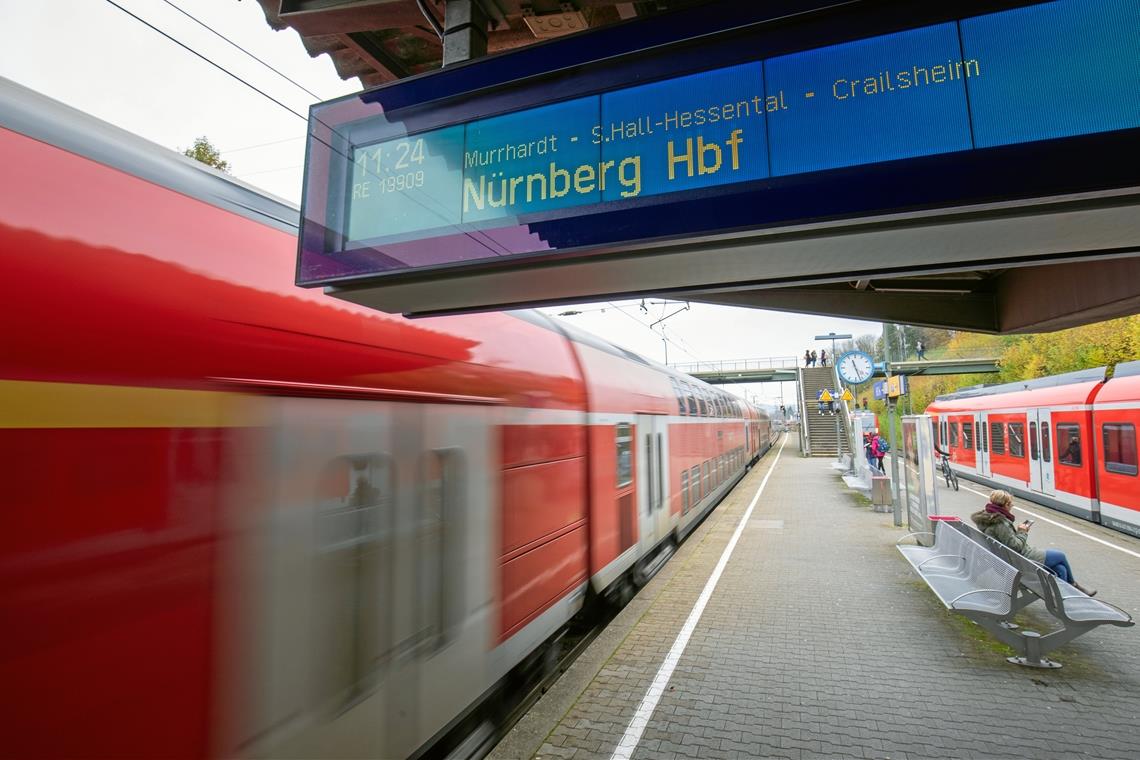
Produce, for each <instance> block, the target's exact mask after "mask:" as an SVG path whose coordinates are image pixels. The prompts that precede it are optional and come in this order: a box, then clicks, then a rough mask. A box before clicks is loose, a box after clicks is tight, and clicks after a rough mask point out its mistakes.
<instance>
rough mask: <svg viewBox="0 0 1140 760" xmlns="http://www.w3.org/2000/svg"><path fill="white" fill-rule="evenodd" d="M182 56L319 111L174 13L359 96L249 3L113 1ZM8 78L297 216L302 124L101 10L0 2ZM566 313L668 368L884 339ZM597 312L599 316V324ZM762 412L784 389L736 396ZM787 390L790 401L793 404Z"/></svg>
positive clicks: (316, 81)
mask: <svg viewBox="0 0 1140 760" xmlns="http://www.w3.org/2000/svg"><path fill="white" fill-rule="evenodd" d="M115 2H117V3H118V4H119V5H122V6H123V7H124V8H126V9H127V10H129V11H131V12H132V13H134V14H135V15H137V16H139V17H141V18H143V19H145V20H146V21H148V22H149V23H151V24H153V25H154V26H156V27H158V28H159V29H161V30H162V31H164V32H166V33H167V34H169V35H170V36H172V37H174V38H175V39H177V40H179V41H180V42H182V43H183V44H185V45H187V46H188V47H190V48H192V49H193V50H195V51H197V52H199V53H201V54H202V55H203V56H205V57H206V58H209V59H210V60H212V61H215V62H216V63H218V64H219V65H220V66H222V67H224V68H225V69H227V70H228V71H231V72H233V73H234V74H236V75H237V76H239V77H241V78H242V79H244V80H246V81H247V82H249V83H250V84H252V85H254V86H255V87H257V88H259V89H261V90H262V91H264V92H265V93H267V94H268V95H270V96H272V97H273V98H275V99H277V100H279V101H281V102H282V103H284V104H285V105H286V106H288V107H289V108H291V109H292V110H294V111H297V112H298V113H301V114H306V113H307V111H308V107H309V105H310V104H311V103H313V102H315V100H316V99H315V98H313V97H312V95H310V94H309V93H307V92H305V91H304V90H302V89H300V88H298V87H297V86H295V85H293V84H290V83H289V82H288V81H286V80H285V79H284V78H282V77H281V76H279V75H278V74H276V73H274V72H273V71H271V70H270V69H268V68H266V67H265V66H263V65H261V64H260V63H257V62H256V61H254V60H251V59H250V58H249V57H247V56H246V55H245V54H243V53H241V52H240V51H238V50H236V49H234V48H233V47H231V46H230V45H228V44H227V43H226V42H224V41H223V40H221V39H219V38H218V37H216V36H215V35H213V34H211V32H210V31H208V30H206V29H204V28H202V27H201V26H199V25H198V24H196V23H195V22H194V21H193V20H191V19H189V18H187V17H186V16H184V15H182V14H181V13H179V12H178V11H177V10H175V8H174V7H172V6H177V7H178V8H181V9H183V10H184V11H186V12H187V13H189V14H191V15H192V16H194V17H195V18H197V19H198V20H200V21H202V22H203V23H205V24H206V25H208V26H209V27H211V28H212V29H214V30H216V31H217V32H219V33H221V34H223V35H225V36H226V37H228V38H229V39H231V40H233V41H234V42H236V43H237V44H239V45H241V46H242V47H243V48H245V49H246V50H248V51H250V52H251V53H253V54H254V55H256V56H258V57H259V58H261V59H262V60H264V61H266V62H267V63H269V64H270V65H272V67H273V68H275V69H277V71H279V72H281V73H282V74H284V75H286V76H288V77H290V78H291V79H293V80H295V81H296V82H298V83H299V84H301V85H302V86H303V87H305V88H306V89H308V90H311V91H312V92H313V93H315V94H316V95H317V96H319V98H320V99H322V100H327V99H331V98H335V97H338V96H340V95H344V94H348V93H352V92H356V91H358V90H359V89H360V82H359V81H358V80H356V79H352V80H349V81H343V80H341V79H340V77H339V76H338V75H337V73H336V71H335V69H334V68H333V65H332V62H331V61H330V60H329V58H328V56H321V57H319V58H316V59H314V58H310V57H309V55H308V53H307V52H306V51H305V48H304V46H303V45H302V44H301V40H300V37H299V36H298V35H297V33H296V32H294V31H292V30H291V29H287V30H285V31H281V32H275V31H273V30H272V29H270V27H269V26H268V24H266V22H265V17H264V15H263V14H262V12H261V7H260V6H259V5H258V4H257V3H256V2H254V0H244V2H243V1H241V0H170V2H169V3H168V2H166V0H115ZM0 76H3V77H6V78H8V79H12V80H15V81H16V82H19V83H20V84H23V85H25V86H27V87H30V88H32V89H34V90H37V91H39V92H41V93H44V94H45V95H48V96H50V97H52V98H55V99H57V100H60V101H63V102H64V103H66V104H68V105H70V106H72V107H74V108H78V109H80V110H82V111H86V112H88V113H90V114H93V115H95V116H97V117H99V118H101V119H104V120H106V121H109V122H111V123H112V124H115V125H116V126H119V127H122V128H123V129H127V130H129V131H131V132H134V133H136V134H138V135H141V136H143V137H145V138H147V139H149V140H152V141H153V142H155V143H158V144H159V145H162V146H164V147H167V148H171V149H176V150H181V149H184V148H187V147H189V146H190V145H191V144H193V142H194V139H195V138H196V137H198V136H201V135H205V136H207V137H208V138H209V139H210V141H211V142H212V143H213V144H214V145H215V146H217V147H218V148H220V149H221V152H222V156H223V158H225V159H226V160H227V161H230V162H231V164H232V169H231V171H232V172H233V174H234V175H235V176H237V177H239V178H241V179H243V180H245V181H246V182H249V183H250V184H252V185H255V186H257V187H259V188H262V189H264V190H265V191H266V192H269V193H272V194H274V195H278V196H280V197H282V198H284V199H286V200H289V201H291V202H293V203H299V202H300V197H301V176H302V167H301V164H302V162H303V160H304V139H303V138H304V133H305V122H304V121H303V120H302V119H300V118H298V117H297V116H295V115H293V114H291V113H289V112H288V111H287V110H285V109H284V108H282V107H281V106H279V105H277V104H275V103H273V102H272V101H270V100H269V99H268V98H266V97H264V96H263V95H259V94H258V93H256V92H254V91H253V90H252V89H249V88H248V87H246V86H245V85H243V84H241V83H240V82H238V81H237V80H235V79H233V78H231V77H230V76H227V75H226V74H224V73H223V72H221V71H219V70H218V69H216V68H214V67H213V66H211V65H210V64H208V63H206V62H205V61H203V60H201V59H200V58H198V57H196V56H195V55H194V54H193V53H190V52H188V51H187V50H185V49H183V48H182V47H180V46H179V45H177V44H176V43H174V42H172V41H170V40H169V39H166V38H165V37H163V36H162V35H160V34H158V33H157V32H155V31H153V30H151V29H149V28H147V27H146V26H144V25H143V24H142V23H140V22H139V21H137V20H135V19H133V18H131V17H130V16H128V15H126V14H125V13H123V12H122V11H120V10H118V9H117V8H115V7H114V6H113V5H111V4H110V3H109V2H107V1H106V0H39V1H38V2H28V1H27V0H0ZM617 306H618V307H620V308H616V307H614V306H613V305H611V304H591V305H577V306H567V307H563V308H559V309H547V310H546V311H548V312H550V313H552V314H557V313H559V312H563V311H567V310H570V309H573V310H575V311H580V312H581V314H578V315H574V316H568V317H564V319H566V320H567V321H571V322H573V323H574V324H576V325H578V326H579V327H582V328H583V329H586V330H589V331H590V332H594V333H597V334H599V335H602V336H605V337H606V338H608V339H609V340H612V341H614V342H615V343H618V344H620V345H623V346H625V347H626V348H629V349H631V350H634V351H637V352H639V353H642V354H644V355H645V356H648V357H650V358H652V359H655V360H657V361H663V360H664V359H665V351H666V344H665V343H664V342H663V341H662V338H661V330H662V329H664V331H665V335H666V336H667V337H668V338H669V339H670V341H671V343H670V344H669V345H668V346H667V349H668V360H669V362H670V363H675V362H691V361H695V360H701V361H710V360H721V359H746V358H755V357H772V356H793V355H795V356H801V355H802V354H803V352H804V349H805V348H808V347H812V348H821V347H825V346H826V347H827V348H829V349H830V345H829V344H824V343H816V342H815V341H814V340H813V336H815V335H818V334H824V333H827V332H830V331H834V332H838V333H853V334H855V335H860V334H864V333H878V332H879V331H880V325H878V324H877V323H869V322H858V321H854V320H842V319H834V318H830V317H815V316H806V315H792V314H781V313H778V312H770V311H757V310H750V309H736V308H729V307H720V306H707V305H701V304H693V305H692V307H691V309H689V310H688V311H684V312H681V313H680V314H677V315H676V316H673V317H670V318H669V319H667V320H666V321H665V322H663V323H661V324H659V325H657V327H656V328H655V329H654V330H651V329H649V325H650V324H651V323H653V322H655V321H657V320H658V319H660V318H661V317H662V316H664V315H667V314H670V313H672V312H674V311H676V310H677V309H678V308H680V307H681V306H683V304H672V305H668V306H663V305H661V303H660V300H659V299H649V302H647V303H646V308H645V309H644V310H643V309H642V308H641V306H640V304H639V303H638V302H636V301H635V302H628V301H623V302H619V303H618V304H617ZM602 309H605V311H603V310H602ZM728 389H729V390H731V391H733V392H735V393H737V395H744V393H745V391H746V390H747V391H748V392H750V393H755V394H757V395H759V396H760V397H762V398H763V400H765V401H771V400H772V399H779V397H780V388H779V386H778V385H777V384H772V385H769V386H767V387H762V386H755V387H753V386H728ZM793 392H794V389H793V386H792V385H790V384H789V385H788V386H787V387H786V388H785V393H786V394H787V399H788V400H790V399H791V395H792V393H793Z"/></svg>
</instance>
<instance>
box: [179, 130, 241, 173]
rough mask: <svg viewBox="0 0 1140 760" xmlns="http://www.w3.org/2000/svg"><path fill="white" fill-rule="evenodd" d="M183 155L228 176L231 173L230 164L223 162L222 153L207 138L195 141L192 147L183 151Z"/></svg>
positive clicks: (203, 137)
mask: <svg viewBox="0 0 1140 760" xmlns="http://www.w3.org/2000/svg"><path fill="white" fill-rule="evenodd" d="M182 155H184V156H188V157H189V158H192V159H194V160H195V161H201V162H202V163H204V164H206V165H207V166H212V167H214V168H215V169H218V170H220V171H223V172H226V173H227V174H228V173H229V171H230V162H229V161H224V160H222V154H221V152H220V151H219V150H218V149H217V148H215V147H214V146H213V145H212V144H211V143H210V141H209V140H208V139H206V137H205V136H202V137H199V138H198V139H197V140H195V141H194V145H193V146H192V147H190V148H187V149H186V150H184V151H182Z"/></svg>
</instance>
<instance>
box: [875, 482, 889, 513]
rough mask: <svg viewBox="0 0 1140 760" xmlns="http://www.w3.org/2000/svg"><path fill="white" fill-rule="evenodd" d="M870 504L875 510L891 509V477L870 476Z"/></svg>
mask: <svg viewBox="0 0 1140 760" xmlns="http://www.w3.org/2000/svg"><path fill="white" fill-rule="evenodd" d="M871 504H872V505H874V509H875V511H876V512H890V511H891V479H890V478H888V477H887V476H885V475H872V476H871Z"/></svg>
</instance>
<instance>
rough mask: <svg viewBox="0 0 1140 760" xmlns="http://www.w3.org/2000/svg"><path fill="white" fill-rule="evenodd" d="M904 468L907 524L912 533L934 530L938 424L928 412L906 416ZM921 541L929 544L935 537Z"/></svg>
mask: <svg viewBox="0 0 1140 760" xmlns="http://www.w3.org/2000/svg"><path fill="white" fill-rule="evenodd" d="M902 428H903V431H902V432H903V446H902V455H903V456H902V459H903V472H904V483H905V493H906V513H907V526H908V529H909V530H910V531H911V532H912V533H933V532H934V523H933V522H932V521H931V519H930V516H931V515H937V514H938V489H937V488H935V480H934V427H933V424H932V422H931V418H930V417H928V416H927V415H925V414H908V415H907V416H905V417H903V421H902ZM919 543H923V544H924V545H926V546H929V545H931V544H932V543H933V539H931V538H929V537H923V538H922V539H920V541H919Z"/></svg>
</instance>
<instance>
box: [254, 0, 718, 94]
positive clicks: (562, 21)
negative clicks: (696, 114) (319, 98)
mask: <svg viewBox="0 0 1140 760" xmlns="http://www.w3.org/2000/svg"><path fill="white" fill-rule="evenodd" d="M707 1H708V0H648V1H645V0H639V1H638V2H617V1H616V0H574V2H564V1H560V0H480V1H479V3H478V5H480V6H481V7H482V9H483V11H484V13H485V14H486V16H487V20H488V23H487V28H486V36H487V52H488V53H500V52H503V51H506V50H513V49H515V48H520V47H525V46H527V45H532V44H534V43H536V42H541V41H543V40H548V39H554V38H556V37H560V36H564V35H566V34H573V33H576V32H582V31H586V30H588V29H597V28H599V27H603V26H609V25H611V24H616V23H618V22H621V21H626V20H630V19H637V18H646V17H649V16H654V15H658V14H661V13H665V12H668V11H672V10H676V9H679V8H684V7H690V6H694V5H699V4H701V3H703V2H707ZM257 2H258V4H259V5H261V8H262V10H264V12H265V20H266V21H267V22H268V23H269V25H270V26H271V27H273V28H274V29H284V28H286V27H290V28H293V29H295V30H297V32H298V33H299V34H300V35H301V39H302V41H303V42H304V44H305V49H306V50H308V51H309V55H311V56H313V57H314V58H315V57H316V56H319V55H325V54H327V55H328V56H329V57H330V58H331V59H332V62H333V64H334V65H335V66H336V70H337V73H338V74H340V76H341V77H342V78H344V79H351V78H353V77H359V78H360V81H361V83H362V84H363V85H364V86H365V88H369V87H375V86H377V85H380V84H384V83H385V82H391V81H394V80H396V79H403V78H405V77H409V76H412V75H415V74H422V73H424V72H427V71H432V70H434V69H438V68H439V67H440V66H441V65H442V64H443V41H442V39H441V37H442V35H441V33H440V31H437V30H442V27H443V24H444V7H445V3H444V0H257Z"/></svg>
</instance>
